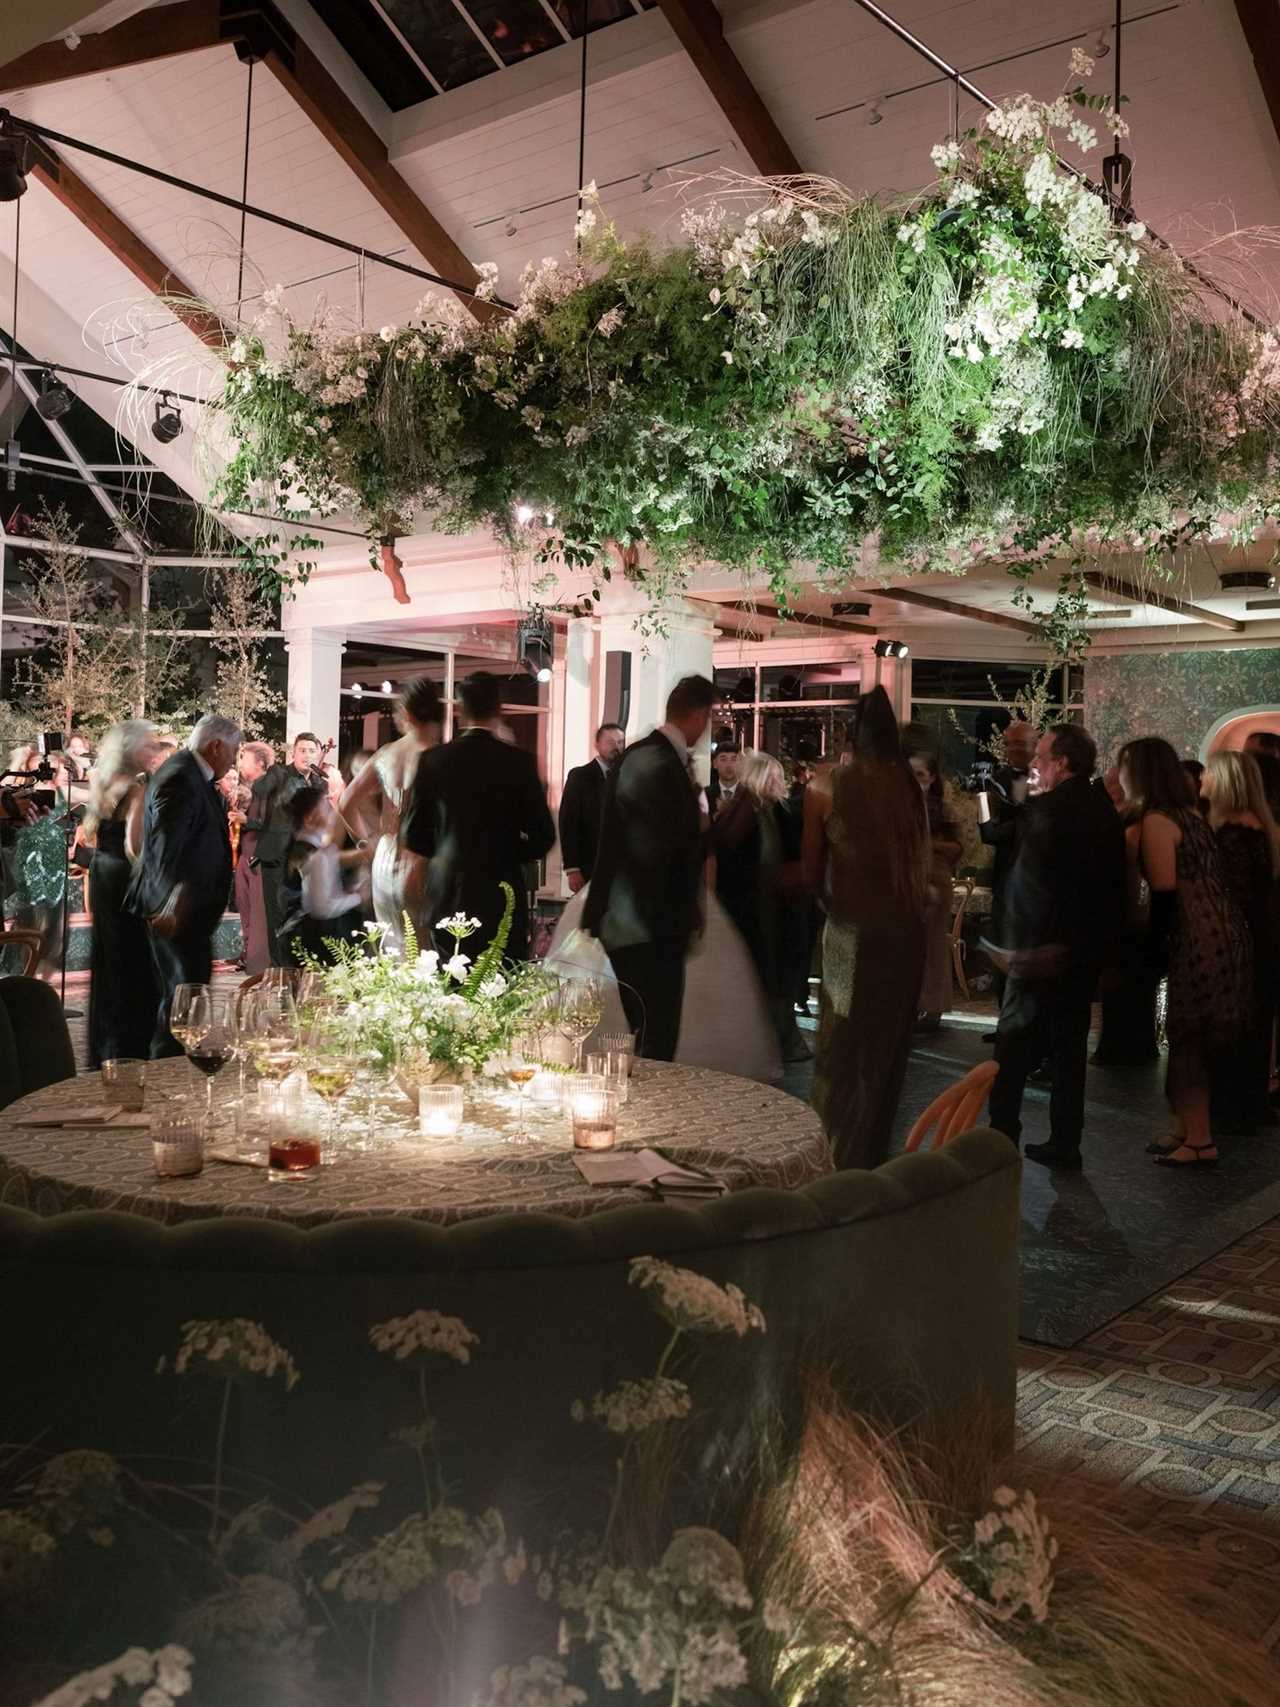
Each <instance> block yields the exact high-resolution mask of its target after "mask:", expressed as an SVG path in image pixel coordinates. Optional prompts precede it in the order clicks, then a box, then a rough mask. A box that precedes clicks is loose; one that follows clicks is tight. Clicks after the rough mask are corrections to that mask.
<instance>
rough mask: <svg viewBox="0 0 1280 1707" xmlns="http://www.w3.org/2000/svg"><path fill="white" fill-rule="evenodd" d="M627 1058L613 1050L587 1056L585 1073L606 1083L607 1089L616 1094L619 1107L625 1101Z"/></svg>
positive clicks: (604, 1050)
mask: <svg viewBox="0 0 1280 1707" xmlns="http://www.w3.org/2000/svg"><path fill="white" fill-rule="evenodd" d="M628 1064H629V1058H628V1057H625V1056H623V1055H622V1054H621V1053H620V1052H619V1051H617V1050H613V1049H602V1050H601V1051H600V1052H599V1053H598V1054H593V1055H588V1056H587V1072H588V1073H589V1074H591V1075H592V1076H593V1077H595V1078H601V1079H605V1080H607V1081H608V1086H609V1089H610V1090H611V1091H613V1092H615V1093H616V1095H617V1098H618V1103H619V1105H621V1104H622V1103H624V1102H626V1100H627V1090H628V1085H627V1068H628Z"/></svg>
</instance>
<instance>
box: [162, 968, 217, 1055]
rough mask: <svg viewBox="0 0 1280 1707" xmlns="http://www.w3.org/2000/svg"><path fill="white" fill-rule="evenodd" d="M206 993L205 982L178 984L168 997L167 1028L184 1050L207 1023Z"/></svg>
mask: <svg viewBox="0 0 1280 1707" xmlns="http://www.w3.org/2000/svg"><path fill="white" fill-rule="evenodd" d="M208 995H209V986H208V985H207V984H178V985H175V987H174V991H173V994H172V996H170V998H169V1030H170V1032H171V1033H172V1034H173V1037H174V1038H175V1039H176V1041H177V1042H178V1043H179V1044H180V1045H181V1046H182V1048H183V1049H184V1050H186V1049H188V1048H190V1046H191V1044H192V1043H193V1042H194V1041H195V1039H196V1038H197V1037H198V1036H199V1035H200V1032H201V1030H202V1029H203V1027H204V1026H205V1025H206V1024H207V1023H208V1012H207V1006H206V1004H207V999H208Z"/></svg>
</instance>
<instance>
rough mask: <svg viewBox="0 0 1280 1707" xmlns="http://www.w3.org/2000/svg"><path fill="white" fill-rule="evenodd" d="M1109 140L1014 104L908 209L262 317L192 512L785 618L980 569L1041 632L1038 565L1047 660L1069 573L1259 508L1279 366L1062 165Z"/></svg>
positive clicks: (796, 187) (1209, 531) (608, 231)
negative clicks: (222, 440) (428, 537)
mask: <svg viewBox="0 0 1280 1707" xmlns="http://www.w3.org/2000/svg"><path fill="white" fill-rule="evenodd" d="M1091 71H1092V64H1091V62H1090V61H1089V60H1088V59H1087V57H1086V56H1085V55H1083V54H1081V53H1080V52H1079V51H1078V50H1077V51H1076V52H1075V53H1074V54H1073V56H1072V73H1073V77H1074V78H1076V79H1078V78H1080V77H1084V76H1087V75H1088V74H1089V73H1090V72H1091ZM1099 128H1101V129H1104V130H1109V131H1111V132H1112V133H1113V134H1116V135H1120V134H1123V132H1124V131H1125V130H1126V128H1127V127H1126V125H1125V123H1124V120H1123V119H1122V118H1121V117H1120V116H1119V114H1118V113H1117V112H1116V111H1115V110H1114V109H1113V108H1112V106H1111V104H1110V103H1109V101H1108V100H1107V99H1106V98H1104V97H1102V96H1097V95H1091V94H1089V93H1087V91H1086V90H1085V88H1084V87H1083V85H1082V84H1081V83H1079V82H1078V81H1076V82H1075V84H1074V86H1073V87H1071V88H1070V89H1069V90H1068V91H1067V92H1066V93H1065V94H1063V95H1061V96H1059V97H1058V98H1057V99H1055V100H1053V101H1049V102H1045V101H1040V100H1036V99H1033V98H1032V97H1031V96H1029V95H1023V96H1020V97H1018V98H1017V99H1016V100H1014V101H1012V102H1010V103H1007V104H1006V105H1004V106H1002V107H998V108H996V109H995V110H993V111H991V112H989V113H988V114H987V115H986V118H985V122H984V125H983V127H982V128H981V129H980V130H976V131H970V132H968V133H966V134H965V135H964V136H963V137H961V138H960V139H958V140H956V141H952V142H948V143H944V144H942V145H940V146H939V147H937V148H935V149H934V150H933V161H934V165H935V167H936V169H937V172H938V174H939V176H938V180H937V183H936V184H935V186H934V187H933V188H932V189H931V190H929V191H928V192H927V193H926V194H924V195H922V196H919V197H917V198H914V199H913V200H911V201H909V202H903V201H897V202H887V201H885V200H883V199H880V198H876V197H854V196H852V195H850V194H849V193H847V192H846V191H844V190H843V189H841V188H840V187H839V186H838V185H836V184H834V183H831V182H829V181H826V180H811V179H803V180H795V181H787V182H781V181H778V180H769V181H761V180H739V181H737V182H736V183H735V184H733V185H732V186H729V188H730V189H731V190H732V192H733V193H732V194H730V195H728V196H726V197H724V198H723V199H724V200H726V201H728V202H730V203H731V204H732V205H731V206H729V207H726V206H725V205H722V204H719V203H718V204H716V205H711V206H700V207H697V208H691V209H690V210H689V211H688V212H687V213H686V215H685V218H684V232H683V236H684V241H683V242H681V243H680V244H678V245H676V246H674V247H670V248H666V249H663V250H658V249H656V248H653V247H650V246H649V245H648V244H646V243H644V242H639V243H625V242H623V241H622V240H621V239H620V238H619V237H618V236H617V234H616V233H615V231H614V230H613V228H612V226H611V225H609V224H608V223H607V222H604V221H602V220H601V219H600V216H599V214H598V212H597V209H596V206H595V203H594V198H593V197H590V196H589V197H587V198H586V200H585V202H584V211H583V214H582V216H581V219H580V222H579V225H580V236H581V238H582V249H581V253H580V255H578V256H577V257H574V258H570V259H568V260H566V261H563V262H559V261H555V260H545V261H543V262H542V263H541V265H540V266H536V267H534V266H531V267H530V268H528V269H527V270H526V272H525V275H524V278H523V280H522V282H521V287H520V291H519V295H518V300H517V302H516V305H515V307H514V309H513V310H507V309H505V308H502V307H499V306H498V305H497V304H495V306H494V309H493V312H492V313H491V314H490V315H489V316H488V317H486V319H485V320H484V321H483V323H477V322H476V321H475V320H474V319H473V318H472V317H471V316H469V315H467V314H466V313H465V311H464V310H462V309H461V308H460V307H459V306H458V305H457V303H456V302H453V301H452V299H449V300H448V301H446V302H443V303H442V302H440V301H438V300H436V299H434V298H433V299H430V300H429V301H427V302H424V303H422V304H421V305H420V306H419V309H418V310H417V311H416V312H415V314H414V316H413V317H412V318H411V320H410V322H409V324H407V325H404V326H385V327H383V328H382V330H381V332H380V333H372V332H360V333H354V334H353V333H351V332H349V331H343V332H340V331H338V330H337V329H336V328H334V327H333V326H331V325H329V324H327V323H326V322H325V321H324V320H323V319H321V320H320V321H319V322H317V323H316V324H314V325H311V326H306V327H304V326H301V325H298V324H295V323H293V322H292V321H291V320H290V319H289V318H288V317H287V316H286V315H284V313H283V312H282V311H281V308H280V293H279V292H276V293H268V306H267V310H266V312H265V313H264V315H263V316H262V317H261V318H260V319H259V320H257V321H255V322H254V323H253V324H252V325H249V326H246V327H245V328H243V330H242V332H241V335H240V336H239V337H238V339H237V340H236V342H235V344H234V345H233V348H232V352H231V353H232V365H231V368H230V371H229V372H228V376H227V380H226V385H225V388H224V391H223V393H222V396H221V398H220V399H219V400H218V404H217V411H216V412H217V414H218V415H219V416H220V423H219V424H220V427H221V428H222V429H225V430H229V433H230V437H231V440H232V442H233V444H234V446H235V453H234V455H233V456H232V458H231V460H230V462H229V464H228V465H227V466H226V467H225V469H224V471H223V473H222V475H221V478H220V480H219V482H218V486H217V490H216V492H215V497H214V501H215V502H216V503H217V504H219V505H222V506H226V507H228V508H231V509H242V510H256V511H263V512H271V513H274V514H279V513H280V506H281V505H284V506H286V508H287V510H288V512H289V513H290V514H293V515H297V516H299V517H302V516H308V515H315V514H317V513H325V512H331V511H334V510H336V509H343V510H348V509H349V510H352V511H353V512H354V513H355V514H356V516H357V517H358V518H359V519H360V521H361V523H362V524H363V525H364V526H365V527H366V528H367V530H368V534H369V537H370V541H371V543H372V545H373V551H374V561H375V563H376V561H377V553H378V550H379V548H380V542H383V541H386V540H388V539H392V538H394V537H395V536H396V535H398V534H403V533H405V532H407V531H409V530H410V529H411V528H413V527H415V526H416V527H419V528H433V529H437V530H442V531H446V532H461V531H465V530H468V529H471V528H474V527H487V528H490V529H492V530H493V531H494V532H495V533H496V534H497V535H498V536H499V537H500V538H503V539H505V540H507V541H508V542H510V543H511V544H512V546H513V547H515V548H517V549H520V550H524V551H528V550H530V549H532V550H533V551H535V552H536V553H537V554H538V555H539V556H540V558H541V559H542V561H543V562H545V563H546V564H548V565H550V566H554V565H556V564H559V563H563V564H564V565H565V566H567V567H569V568H573V569H580V568H584V567H589V568H592V569H593V570H595V571H597V572H598V573H599V574H600V575H602V576H607V575H608V573H609V565H610V563H611V561H616V560H617V559H618V558H623V559H624V560H625V566H624V570H623V572H624V573H626V574H627V575H628V577H629V578H630V579H631V580H632V581H634V582H636V583H638V584H641V585H643V586H646V587H648V588H649V589H650V590H651V591H652V592H653V594H654V595H655V598H658V597H662V596H664V595H665V594H667V593H670V592H673V591H677V590H678V589H679V587H680V585H681V584H682V580H683V578H684V577H685V576H686V575H687V574H688V572H689V571H690V570H691V569H692V568H693V567H695V566H696V565H698V564H701V563H705V562H717V563H721V564H726V565H730V566H733V567H735V568H737V569H740V570H741V571H743V572H744V575H746V576H747V577H749V578H750V579H751V580H753V581H758V580H759V579H761V578H764V579H767V581H768V583H769V587H770V595H771V596H772V597H774V598H776V599H782V600H784V601H785V599H786V597H787V595H788V593H789V592H791V591H793V590H794V588H795V586H796V584H797V582H798V572H799V569H800V567H801V566H803V565H809V566H812V567H813V568H814V569H816V571H817V574H818V577H819V580H820V582H821V583H822V584H823V585H824V586H826V587H828V588H831V589H834V588H836V587H840V586H845V585H847V584H848V582H849V581H850V580H851V579H853V578H855V577H862V578H866V577H867V575H868V574H869V573H870V574H874V573H875V564H876V562H877V561H883V562H884V563H886V564H890V563H891V564H892V565H893V573H894V575H895V576H899V575H901V574H902V573H903V572H904V571H905V572H910V571H916V572H923V571H931V572H937V571H939V570H944V571H949V572H953V573H955V574H957V575H962V574H963V573H964V572H965V571H966V569H967V568H970V567H972V566H973V565H974V564H975V563H977V562H980V561H990V560H991V559H993V558H994V559H999V560H1000V561H1003V562H1005V563H1007V565H1008V566H1009V568H1010V570H1011V573H1012V574H1013V576H1014V577H1015V581H1016V587H1015V589H1014V593H1013V597H1014V601H1015V602H1017V603H1021V604H1022V605H1024V606H1025V607H1026V608H1028V609H1033V608H1034V606H1033V601H1032V600H1031V597H1030V593H1029V582H1030V578H1031V575H1032V573H1033V572H1034V570H1035V569H1036V567H1037V566H1038V565H1040V564H1042V563H1044V562H1046V561H1048V560H1056V561H1058V562H1059V563H1060V564H1061V563H1063V562H1065V563H1066V564H1067V565H1068V569H1067V573H1066V574H1064V575H1063V577H1062V584H1061V587H1060V592H1059V598H1058V603H1057V606H1056V608H1055V610H1054V612H1053V614H1052V615H1051V616H1050V617H1048V618H1047V619H1046V620H1045V628H1046V633H1047V635H1048V638H1049V639H1050V640H1051V641H1052V642H1053V644H1054V645H1055V646H1056V648H1057V649H1058V650H1060V651H1061V652H1063V653H1067V654H1069V653H1071V652H1072V651H1075V650H1078V649H1079V647H1080V645H1081V644H1082V643H1083V641H1084V636H1083V632H1082V629H1081V615H1082V610H1083V591H1082V589H1083V582H1082V580H1081V576H1080V573H1079V571H1080V569H1081V566H1082V564H1083V563H1084V561H1085V560H1086V559H1093V558H1096V557H1099V556H1103V555H1105V554H1107V553H1109V552H1112V551H1115V550H1117V549H1119V550H1123V551H1125V552H1128V553H1137V554H1138V555H1139V556H1140V557H1143V558H1145V559H1146V560H1147V563H1148V565H1149V572H1150V573H1153V574H1155V573H1160V572H1161V565H1162V564H1163V565H1166V566H1167V564H1168V561H1169V557H1170V554H1171V553H1172V552H1174V551H1177V550H1179V549H1181V548H1183V547H1185V546H1187V545H1189V544H1194V543H1196V542H1198V541H1207V540H1210V539H1214V538H1222V537H1224V536H1227V535H1228V534H1229V535H1230V537H1232V538H1233V539H1234V540H1236V541H1238V540H1239V539H1241V538H1246V537H1249V536H1251V535H1252V534H1253V533H1255V532H1256V531H1257V530H1258V529H1260V528H1261V527H1262V526H1263V525H1264V524H1265V523H1266V521H1267V520H1268V518H1269V517H1270V516H1272V515H1273V514H1275V513H1276V512H1277V509H1278V508H1280V471H1278V469H1277V463H1276V457H1275V455H1274V451H1273V445H1274V442H1275V434H1276V432H1277V429H1280V343H1277V338H1276V335H1275V333H1274V332H1273V331H1272V330H1270V329H1268V328H1266V327H1260V326H1258V325H1257V324H1256V323H1254V322H1253V321H1251V320H1249V319H1247V318H1246V317H1245V316H1244V315H1243V314H1241V313H1239V312H1236V311H1235V310H1234V309H1233V308H1232V307H1230V306H1229V305H1228V304H1227V303H1225V302H1224V301H1221V300H1218V299H1216V298H1213V297H1211V296H1209V295H1208V294H1207V293H1206V291H1205V290H1204V288H1203V285H1202V284H1201V282H1200V281H1199V280H1198V278H1197V276H1195V275H1194V274H1193V273H1192V272H1191V271H1189V270H1188V269H1187V268H1186V267H1184V265H1183V264H1182V263H1181V262H1180V261H1179V259H1178V257H1177V256H1176V255H1174V254H1173V253H1171V252H1170V251H1169V250H1167V249H1166V248H1164V247H1163V246H1161V245H1160V244H1158V243H1157V242H1155V241H1154V240H1152V239H1151V238H1150V237H1149V236H1148V235H1147V233H1146V231H1145V229H1144V227H1143V226H1142V225H1141V224H1140V223H1137V222H1133V221H1129V222H1126V223H1117V222H1116V220H1115V219H1114V218H1113V209H1112V207H1111V205H1110V204H1109V203H1108V202H1107V201H1106V200H1105V199H1104V198H1103V196H1102V195H1100V194H1099V193H1098V192H1097V191H1095V190H1094V189H1093V188H1092V187H1091V186H1090V185H1089V184H1088V183H1087V182H1086V180H1085V179H1084V178H1082V177H1080V176H1077V175H1076V174H1075V173H1073V172H1072V171H1071V170H1070V169H1069V168H1068V167H1067V166H1066V165H1064V164H1063V163H1062V160H1061V158H1060V156H1059V153H1058V149H1059V148H1060V147H1062V146H1068V145H1070V146H1074V147H1075V148H1077V149H1079V150H1081V151H1083V152H1084V153H1085V154H1087V153H1088V152H1089V151H1090V150H1092V149H1094V148H1096V147H1097V145H1098V129H1099ZM743 210H746V211H743ZM482 273H483V275H484V284H483V287H482V291H483V294H484V295H486V296H487V297H489V298H493V296H494V294H495V287H496V269H494V268H492V267H487V268H482ZM544 518H545V520H544ZM531 519H532V520H531ZM868 541H872V542H873V545H874V550H873V552H872V553H871V554H870V555H868V554H867V542H868ZM636 547H640V550H639V552H637V551H636V550H635V548H636ZM877 551H878V558H877V557H876V555H875V552H877ZM869 565H870V567H869ZM1163 572H1164V573H1166V574H1167V573H1168V569H1167V567H1166V568H1165V569H1164V571H1163Z"/></svg>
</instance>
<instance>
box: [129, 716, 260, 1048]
mask: <svg viewBox="0 0 1280 1707" xmlns="http://www.w3.org/2000/svg"><path fill="white" fill-rule="evenodd" d="M239 749H240V731H239V729H238V728H237V727H236V725H235V724H234V723H233V722H232V721H231V719H230V718H229V717H219V716H217V715H216V714H214V713H210V714H209V716H207V717H202V718H201V719H200V721H199V723H197V724H196V726H195V728H194V729H193V730H192V731H191V738H190V740H189V741H188V742H187V744H186V746H185V747H182V748H179V750H178V751H177V752H176V753H174V754H173V756H172V757H171V758H169V759H167V760H166V761H165V763H164V764H162V765H161V767H160V769H159V770H158V771H157V772H156V774H155V776H154V777H152V779H151V784H150V787H149V788H148V789H147V801H146V806H145V807H144V809H143V814H142V847H141V851H140V852H139V855H138V864H137V867H136V868H135V870H134V874H133V881H132V882H131V883H130V885H129V891H128V894H127V896H126V897H125V906H126V907H127V908H128V910H129V911H130V912H131V913H137V914H139V915H140V916H141V917H142V918H144V919H146V921H147V923H148V925H149V926H150V937H151V955H152V958H153V960H154V961H155V965H156V972H157V975H158V977H159V981H160V1009H159V1012H158V1013H157V1015H156V1029H155V1032H154V1034H153V1036H152V1040H151V1054H152V1057H153V1058H158V1057H160V1056H164V1055H181V1054H182V1050H181V1048H180V1047H179V1045H178V1043H177V1041H176V1039H175V1038H174V1036H173V1034H172V1033H171V1032H170V1030H169V1001H170V998H171V997H172V995H173V992H174V990H175V989H176V988H177V986H178V985H179V984H207V983H208V982H209V977H210V974H211V973H212V971H213V953H212V947H211V944H212V939H213V933H214V931H215V930H216V929H217V925H218V920H219V919H220V918H221V917H222V915H223V913H224V912H225V910H226V907H227V902H228V898H229V896H230V892H231V837H230V835H229V833H228V830H227V807H226V802H225V801H224V800H223V798H222V795H221V794H220V793H219V791H218V787H217V784H218V779H219V777H222V776H225V775H226V773H227V772H228V771H229V770H230V769H231V767H232V765H233V764H235V762H236V754H237V752H238V751H239Z"/></svg>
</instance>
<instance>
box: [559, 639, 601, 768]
mask: <svg viewBox="0 0 1280 1707" xmlns="http://www.w3.org/2000/svg"><path fill="white" fill-rule="evenodd" d="M598 652H599V635H598V634H597V632H596V618H595V617H593V616H573V617H570V618H569V626H568V629H567V630H566V632H565V641H564V687H563V692H562V699H563V703H564V743H563V746H562V748H561V752H562V755H563V768H562V769H561V772H560V775H559V776H558V777H555V778H550V777H549V778H548V779H547V780H548V781H549V782H554V784H555V791H556V795H557V798H558V797H559V792H560V789H561V788H562V787H563V786H564V779H565V777H566V776H568V774H569V772H570V771H571V770H573V769H574V767H575V766H577V765H585V764H586V763H587V761H588V760H589V759H590V757H591V755H592V752H593V751H594V739H593V738H594V736H595V732H596V729H597V728H598V727H599V723H600V706H599V702H598V699H597V683H596V675H597V669H596V664H597V656H598Z"/></svg>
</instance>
